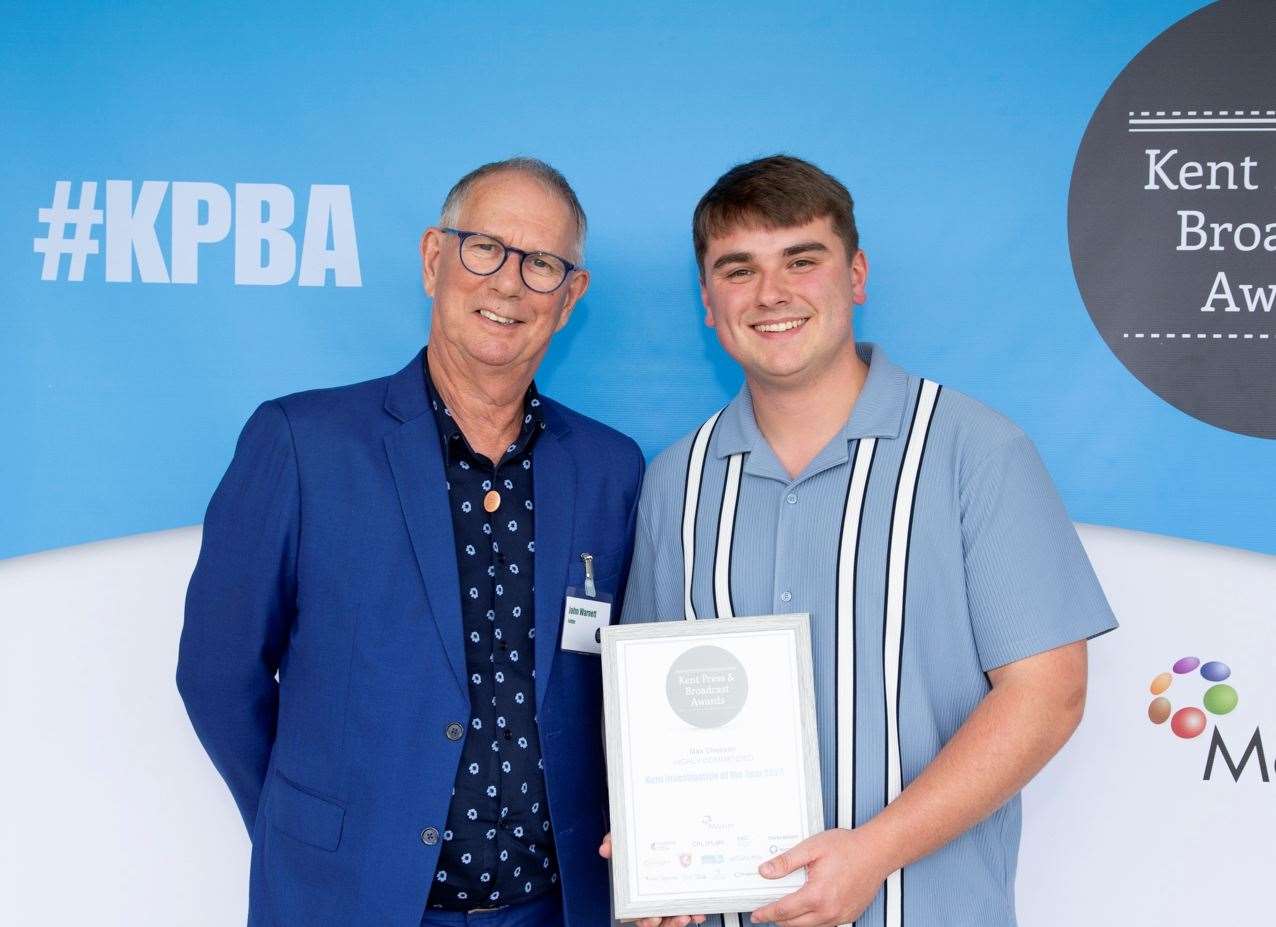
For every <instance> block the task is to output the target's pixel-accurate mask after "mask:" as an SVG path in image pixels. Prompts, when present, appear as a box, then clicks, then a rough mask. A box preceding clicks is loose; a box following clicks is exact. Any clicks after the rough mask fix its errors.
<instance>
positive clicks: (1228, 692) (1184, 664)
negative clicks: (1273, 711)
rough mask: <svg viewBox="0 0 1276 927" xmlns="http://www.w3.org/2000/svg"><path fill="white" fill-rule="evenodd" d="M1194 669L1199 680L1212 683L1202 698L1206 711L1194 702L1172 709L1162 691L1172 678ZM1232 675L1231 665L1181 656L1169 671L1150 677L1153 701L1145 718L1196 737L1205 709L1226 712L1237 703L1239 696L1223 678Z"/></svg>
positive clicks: (1186, 674) (1210, 711) (1217, 712)
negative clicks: (1193, 703)
mask: <svg viewBox="0 0 1276 927" xmlns="http://www.w3.org/2000/svg"><path fill="white" fill-rule="evenodd" d="M1193 672H1199V674H1200V676H1201V678H1202V679H1204V680H1205V681H1206V682H1210V683H1213V685H1211V686H1210V687H1209V688H1208V689H1206V690H1205V695H1204V696H1202V698H1201V704H1202V706H1203V707H1204V709H1205V711H1202V710H1201V709H1200V708H1197V707H1196V706H1195V705H1188V706H1185V707H1183V708H1180V709H1179V710H1178V711H1175V710H1174V706H1173V705H1172V704H1171V703H1170V700H1169V699H1168V698H1166V697H1165V693H1166V692H1168V691H1169V688H1170V686H1171V685H1173V684H1174V679H1175V677H1177V676H1188V675H1190V674H1192V673H1193ZM1231 675H1232V670H1231V667H1229V666H1228V665H1227V664H1226V663H1222V662H1220V661H1218V660H1210V661H1209V662H1208V663H1204V664H1202V663H1201V661H1200V660H1199V659H1197V658H1196V657H1183V658H1182V659H1180V660H1178V661H1177V662H1176V663H1175V664H1174V665H1173V666H1171V667H1170V672H1168V673H1157V675H1156V677H1155V678H1154V679H1153V680H1152V685H1151V686H1149V687H1148V688H1149V691H1150V692H1151V693H1152V694H1153V695H1154V696H1155V698H1153V699H1152V703H1151V704H1150V705H1148V720H1149V721H1151V722H1152V723H1153V724H1164V723H1165V722H1166V721H1169V722H1170V730H1172V731H1173V732H1174V733H1175V734H1176V735H1178V736H1179V737H1182V738H1183V739H1184V740H1191V739H1192V738H1193V737H1197V736H1199V735H1200V734H1201V732H1202V731H1204V730H1205V721H1206V718H1205V712H1206V711H1208V712H1209V713H1210V714H1212V715H1225V714H1227V713H1228V712H1229V711H1231V710H1232V709H1233V708H1235V707H1236V705H1237V703H1239V702H1240V696H1239V695H1237V694H1236V690H1235V689H1233V688H1232V687H1231V686H1229V685H1227V683H1226V681H1225V680H1227V679H1228V678H1229V677H1230V676H1231Z"/></svg>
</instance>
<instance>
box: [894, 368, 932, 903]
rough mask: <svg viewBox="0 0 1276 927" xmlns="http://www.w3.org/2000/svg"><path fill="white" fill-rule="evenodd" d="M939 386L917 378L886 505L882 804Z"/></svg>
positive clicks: (898, 892) (899, 885)
mask: <svg viewBox="0 0 1276 927" xmlns="http://www.w3.org/2000/svg"><path fill="white" fill-rule="evenodd" d="M939 391H940V387H939V384H937V383H934V382H932V381H930V380H922V381H921V383H920V384H919V385H918V389H917V402H916V403H915V404H914V406H913V419H912V423H911V424H910V425H909V428H908V442H907V444H906V445H905V447H904V455H903V458H902V459H901V460H900V465H899V477H898V479H897V480H896V482H895V501H894V503H893V504H892V506H891V522H890V546H889V548H888V550H887V554H886V596H885V609H884V614H883V617H882V679H883V682H884V685H883V709H884V711H885V715H886V779H885V782H886V794H885V796H884V798H885V803H886V804H888V805H889V804H890V803H891V802H893V801H894V800H895V799H896V798H898V797H899V793H900V792H901V791H902V789H903V774H902V771H901V763H900V746H899V705H900V684H901V681H902V680H901V675H902V668H903V659H904V606H905V602H906V595H905V593H906V592H907V589H906V585H907V580H908V545H909V539H910V536H911V534H912V526H913V508H914V506H915V504H916V502H917V485H918V480H917V477H918V474H919V473H920V472H921V468H922V458H923V456H924V454H925V450H926V439H927V437H928V436H929V435H930V423H931V420H932V419H933V418H934V414H935V404H936V402H937V401H938V400H939ZM885 901H886V909H885V915H884V922H885V925H886V927H901V925H902V924H903V923H904V871H903V870H902V869H898V870H896V871H895V872H892V873H891V874H890V875H889V876H888V877H887V879H886V899H885Z"/></svg>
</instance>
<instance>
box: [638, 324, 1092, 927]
mask: <svg viewBox="0 0 1276 927" xmlns="http://www.w3.org/2000/svg"><path fill="white" fill-rule="evenodd" d="M857 350H858V351H859V353H860V356H861V357H862V358H863V359H864V360H865V361H866V362H867V363H868V364H869V372H868V377H867V380H866V381H865V383H864V387H863V389H862V391H861V393H860V395H859V397H858V399H857V400H856V403H855V407H854V409H853V411H852V413H851V416H850V419H849V420H848V421H847V423H846V425H845V427H844V429H843V431H842V432H841V433H840V434H839V435H837V436H836V437H835V438H834V439H833V440H832V441H830V442H829V444H828V445H827V446H826V447H825V448H824V449H823V450H821V451H820V453H819V454H818V455H817V456H816V457H815V459H814V460H812V461H811V463H810V465H809V466H807V468H806V469H805V470H804V471H803V472H802V473H801V474H799V475H798V477H797V478H796V479H790V478H789V477H788V474H787V473H785V471H784V468H783V467H782V466H781V464H780V462H779V460H778V459H777V458H776V456H775V453H774V452H773V451H772V450H771V448H770V446H769V445H768V444H767V442H766V439H765V438H764V437H763V436H762V434H761V432H760V431H759V430H758V426H757V422H756V420H755V418H754V415H753V404H752V400H751V397H750V394H749V390H748V387H747V386H745V387H744V388H743V389H742V390H741V391H740V393H739V394H738V395H737V396H736V397H735V398H734V399H733V400H732V401H731V403H730V404H729V405H727V406H726V408H725V409H723V410H722V411H721V413H720V414H718V415H716V416H715V417H714V418H712V419H710V420H709V421H708V422H706V423H705V425H704V426H702V427H701V428H700V429H697V431H696V432H693V433H692V434H690V435H687V436H686V437H685V438H683V439H682V440H680V441H678V442H677V443H676V444H674V445H673V446H672V447H670V448H668V449H667V450H665V451H664V452H663V453H661V454H660V455H659V456H658V457H657V458H656V459H655V460H654V461H653V462H652V464H651V466H650V468H649V469H648V470H647V475H646V479H645V481H644V483H643V489H642V499H641V501H640V503H639V510H638V527H637V538H636V541H635V548H634V559H633V565H632V567H631V572H630V577H629V585H628V588H627V590H626V594H625V603H624V615H623V619H622V620H623V621H626V622H632V621H648V620H677V619H683V618H686V617H695V618H700V619H705V618H715V617H730V616H732V615H765V614H774V613H781V612H808V613H809V614H810V616H811V631H812V649H813V655H814V667H815V696H816V715H817V724H818V727H819V736H820V773H821V781H822V785H823V799H824V811H825V824H826V826H827V827H838V826H841V827H853V826H858V825H860V824H863V823H864V822H866V821H868V820H869V819H870V818H872V817H873V816H874V815H875V814H877V813H878V812H879V811H881V810H882V808H883V807H884V806H885V805H886V804H887V803H888V802H889V801H891V800H892V799H893V798H894V797H896V796H897V795H898V794H899V792H900V791H901V790H902V789H903V788H904V787H906V786H907V785H908V783H909V782H911V781H912V780H913V779H914V778H916V777H917V775H918V774H919V773H920V772H921V771H922V770H923V769H924V768H925V767H926V766H927V765H928V764H929V763H930V761H931V760H932V759H933V758H934V757H935V755H936V754H937V753H938V752H939V750H940V748H941V747H942V746H943V745H944V744H945V743H946V742H947V741H948V740H949V739H950V738H951V737H952V736H953V734H954V733H955V732H956V731H957V729H958V728H959V727H960V726H961V724H962V722H964V721H965V720H966V718H967V717H968V716H969V715H970V713H971V712H972V711H973V710H974V708H975V706H976V705H977V704H978V703H979V701H980V700H981V699H982V698H983V697H984V695H985V694H986V693H987V692H988V690H989V682H988V678H987V676H986V675H985V672H986V671H987V670H990V669H993V668H995V667H998V666H1002V665H1004V664H1006V663H1010V662H1013V661H1015V660H1019V659H1022V658H1024V657H1028V656H1031V655H1032V654H1035V653H1039V652H1041V651H1044V650H1049V649H1051V648H1053V647H1058V646H1060V645H1063V644H1067V643H1070V642H1072V641H1077V640H1081V639H1084V638H1089V637H1093V636H1095V635H1097V634H1101V633H1103V632H1105V631H1108V630H1111V629H1112V628H1114V627H1116V621H1115V619H1114V618H1113V616H1112V612H1111V610H1110V609H1109V607H1108V604H1107V600H1106V599H1105V598H1104V595H1103V591H1102V590H1101V588H1100V587H1099V583H1098V580H1097V579H1096V577H1095V575H1094V571H1093V569H1092V568H1091V566H1090V562H1089V560H1088V559H1087V558H1086V555H1085V551H1084V550H1083V549H1082V547H1081V543H1080V541H1079V539H1078V538H1077V534H1076V530H1075V529H1074V528H1073V525H1072V522H1071V521H1070V520H1069V518H1068V515H1067V512H1066V511H1065V510H1064V507H1063V504H1062V502H1061V501H1060V499H1059V497H1058V494H1057V493H1056V492H1055V489H1054V486H1053V484H1052V483H1051V481H1050V477H1049V475H1048V474H1047V473H1046V470H1045V467H1044V466H1043V464H1042V462H1041V459H1040V458H1039V456H1038V455H1037V452H1036V450H1035V448H1034V447H1033V445H1032V443H1031V441H1030V440H1029V439H1028V438H1027V437H1026V436H1025V434H1024V433H1023V432H1022V431H1021V430H1020V429H1019V428H1017V427H1016V426H1015V425H1014V424H1013V423H1011V422H1010V421H1009V420H1007V419H1006V418H1004V417H1003V416H1001V415H999V414H998V413H996V412H994V411H992V410H990V409H989V408H987V407H986V406H983V405H982V404H980V403H978V402H976V401H975V400H973V399H971V398H969V397H967V396H964V395H962V394H961V393H959V392H956V391H954V390H951V389H947V388H944V387H940V386H939V385H938V384H935V383H934V382H932V381H929V380H925V379H922V378H919V377H916V376H913V375H912V374H909V373H907V372H906V371H904V370H903V369H901V368H900V367H898V366H897V365H895V364H893V363H891V361H890V360H888V359H887V357H886V356H885V354H884V353H883V352H882V350H881V349H880V348H877V347H875V346H873V345H871V344H860V345H858V346H857ZM688 566H689V567H690V569H689V570H688V569H687V567H688ZM688 577H689V582H688ZM1019 829H1020V804H1019V798H1018V796H1016V797H1015V798H1013V799H1011V800H1010V801H1009V802H1007V803H1006V804H1005V805H1004V806H1003V807H1001V808H1000V809H998V810H997V811H996V812H994V813H993V814H992V815H991V816H990V817H989V818H987V819H986V820H984V821H983V822H982V823H980V824H978V825H976V826H975V827H973V828H971V829H970V830H969V831H967V832H966V833H965V834H962V835H961V836H960V837H958V838H957V839H955V840H953V841H952V842H951V843H949V844H948V845H946V846H944V847H942V848H941V849H939V850H937V851H936V852H934V853H932V854H930V855H929V856H927V857H925V858H923V859H921V860H918V861H917V862H916V863H913V864H912V865H910V866H907V867H905V869H903V870H901V871H900V872H897V873H895V874H893V875H892V876H891V877H890V878H889V879H888V880H887V882H886V883H884V885H883V887H882V890H881V891H879V892H878V894H877V897H876V898H875V899H874V901H873V903H872V904H871V905H870V906H869V907H868V909H867V910H866V911H865V912H864V914H863V915H861V917H860V918H859V920H858V921H857V922H856V923H857V924H859V925H862V927H905V925H907V927H940V925H943V927H964V925H970V927H1011V925H1013V924H1014V923H1015V914H1014V874H1015V862H1016V856H1017V853H1018V846H1019ZM692 913H694V912H692ZM742 921H743V922H744V923H747V922H748V919H747V918H742Z"/></svg>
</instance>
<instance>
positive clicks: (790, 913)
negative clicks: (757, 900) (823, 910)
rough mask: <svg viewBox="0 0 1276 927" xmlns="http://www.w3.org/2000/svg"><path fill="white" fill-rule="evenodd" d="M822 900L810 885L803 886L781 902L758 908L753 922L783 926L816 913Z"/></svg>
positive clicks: (754, 913)
mask: <svg viewBox="0 0 1276 927" xmlns="http://www.w3.org/2000/svg"><path fill="white" fill-rule="evenodd" d="M820 900H821V898H820V896H819V894H818V893H817V892H815V891H813V890H812V889H811V887H810V886H809V885H807V886H803V887H802V888H799V889H798V890H797V891H796V892H793V893H791V894H788V895H785V896H784V897H783V898H781V899H780V900H779V901H773V902H771V903H770V904H769V905H767V906H766V907H763V908H758V909H757V910H756V911H754V912H753V922H754V923H755V924H767V923H770V922H772V921H774V922H775V923H777V924H781V923H784V922H785V921H791V920H794V919H796V918H799V917H801V916H802V915H804V914H809V913H811V912H812V911H814V910H815V909H816V908H817V907H819V904H818V902H819V901H820Z"/></svg>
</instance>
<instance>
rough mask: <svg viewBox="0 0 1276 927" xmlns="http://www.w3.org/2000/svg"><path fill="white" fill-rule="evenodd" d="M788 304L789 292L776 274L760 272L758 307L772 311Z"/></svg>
mask: <svg viewBox="0 0 1276 927" xmlns="http://www.w3.org/2000/svg"><path fill="white" fill-rule="evenodd" d="M788 304H789V291H788V290H787V289H785V287H784V282H783V280H782V279H781V278H780V275H779V274H777V273H772V272H769V271H762V272H761V273H759V274H758V306H759V307H760V308H765V309H774V308H780V307H783V306H787V305H788Z"/></svg>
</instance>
